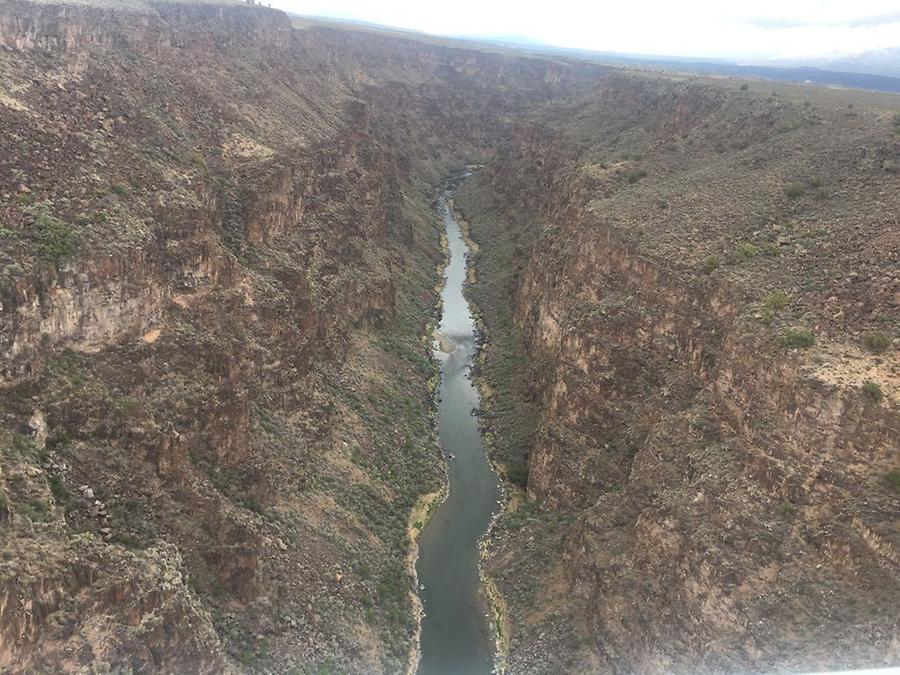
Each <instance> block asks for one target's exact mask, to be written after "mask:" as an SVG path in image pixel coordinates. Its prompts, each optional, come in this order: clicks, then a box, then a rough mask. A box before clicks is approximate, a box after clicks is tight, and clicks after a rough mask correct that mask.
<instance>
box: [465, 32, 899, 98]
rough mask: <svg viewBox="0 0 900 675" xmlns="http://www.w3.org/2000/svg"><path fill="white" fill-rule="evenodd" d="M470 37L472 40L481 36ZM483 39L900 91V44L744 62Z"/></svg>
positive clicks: (683, 67) (620, 60)
mask: <svg viewBox="0 0 900 675" xmlns="http://www.w3.org/2000/svg"><path fill="white" fill-rule="evenodd" d="M464 39H470V40H471V39H475V38H464ZM479 41H482V42H488V43H491V44H495V45H498V46H503V47H514V48H518V49H524V50H529V51H537V52H544V53H556V54H560V55H565V56H574V57H577V58H584V59H590V60H596V61H601V62H604V63H613V64H621V65H638V66H639V65H644V66H648V67H654V68H663V69H666V70H679V71H688V72H696V73H709V74H713V75H733V76H736V77H762V78H766V79H770V80H783V81H787V82H809V83H811V84H818V85H825V86H829V85H830V86H840V87H852V88H854V89H869V90H875V91H889V92H897V93H900V47H898V48H894V49H883V50H880V51H873V52H866V53H863V54H859V55H856V56H849V57H843V58H840V59H819V60H809V61H772V62H768V63H738V62H734V61H728V60H725V59H710V58H700V57H681V56H654V55H644V54H621V53H616V52H600V51H591V50H587V49H571V48H566V47H554V46H552V45H547V44H543V43H540V42H537V41H535V40H531V39H529V38H523V37H519V36H496V37H491V38H480V39H479Z"/></svg>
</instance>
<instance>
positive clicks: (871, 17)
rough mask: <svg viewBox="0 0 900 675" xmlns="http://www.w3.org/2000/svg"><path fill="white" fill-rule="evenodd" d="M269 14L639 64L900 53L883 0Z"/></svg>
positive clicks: (399, 4) (303, 0)
mask: <svg viewBox="0 0 900 675" xmlns="http://www.w3.org/2000/svg"><path fill="white" fill-rule="evenodd" d="M272 6H273V7H277V8H278V9H282V10H284V11H288V12H291V13H294V14H300V15H304V16H309V17H316V18H328V19H338V20H345V21H347V20H349V21H358V22H363V23H369V24H374V25H379V26H385V27H390V28H397V29H403V30H412V31H418V32H421V33H425V34H428V35H434V36H440V37H451V38H464V39H476V40H493V41H510V42H516V43H520V44H532V45H534V46H538V47H553V48H563V49H576V50H587V51H596V52H608V53H616V54H623V55H632V56H642V57H675V58H698V59H721V60H729V61H752V62H755V63H773V64H775V63H778V62H783V61H828V60H836V59H841V58H846V57H854V56H858V55H861V54H867V53H870V52H878V51H881V50H887V49H896V48H898V47H900V10H898V9H897V8H896V4H895V3H893V2H886V1H884V0H862V1H861V2H855V3H849V2H845V1H837V2H836V1H833V0H801V1H800V2H794V3H790V5H787V4H785V3H778V2H774V1H773V0H764V1H763V2H758V3H755V4H754V5H753V7H752V8H750V7H743V6H738V7H734V6H722V5H720V4H718V3H715V2H711V1H710V0H693V1H691V2H689V3H687V4H678V5H672V4H670V3H664V2H660V1H659V0H652V1H647V2H643V3H634V4H630V5H627V6H616V7H584V6H580V5H579V3H577V2H573V1H572V0H562V2H561V3H556V4H555V5H554V8H553V12H552V13H550V12H547V11H546V9H544V8H543V7H541V6H539V5H535V4H531V5H525V6H518V5H513V3H511V2H507V1H503V2H496V3H491V4H485V3H476V2H473V0H460V1H459V2H457V3H455V4H454V5H453V6H452V7H451V8H450V9H448V7H447V6H445V5H434V4H419V3H415V2H412V1H411V0H392V1H390V2H382V3H377V4H370V3H365V2H361V1H360V0H330V1H327V2H326V1H325V0H275V2H273V3H272ZM648 17H650V18H648ZM697 17H700V18H699V19H698V18H697Z"/></svg>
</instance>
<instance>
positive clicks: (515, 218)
mask: <svg viewBox="0 0 900 675" xmlns="http://www.w3.org/2000/svg"><path fill="white" fill-rule="evenodd" d="M0 139H2V141H0V142H2V149H0V355H2V358H0V670H3V671H4V672H34V671H40V672H96V671H109V670H132V671H136V672H157V671H159V672H186V671H190V672H209V673H213V672H385V673H393V672H412V671H415V670H416V668H417V664H418V658H419V652H418V642H419V615H420V613H421V612H420V606H419V599H418V595H417V586H416V581H415V574H414V555H415V542H416V540H417V539H418V537H419V533H420V532H421V531H422V530H423V529H424V528H425V527H426V524H427V521H428V516H429V515H430V514H431V513H433V512H434V509H435V505H436V504H437V503H438V498H439V497H440V495H442V493H443V492H444V491H445V490H446V481H447V476H446V468H445V460H444V458H443V457H442V453H441V446H440V443H439V440H438V430H437V423H436V413H437V400H436V398H437V393H436V392H437V391H438V390H439V381H440V376H439V370H438V366H437V362H436V361H435V359H434V358H433V357H432V347H431V340H432V331H433V329H434V328H435V326H436V325H437V321H438V317H439V316H440V311H439V308H438V303H439V298H440V290H441V279H442V269H443V265H444V263H445V258H446V255H447V252H446V250H445V246H446V240H445V238H444V225H443V222H442V220H441V218H439V215H438V212H437V210H436V203H437V202H436V199H437V197H438V196H439V195H440V193H441V191H442V190H443V186H444V180H445V177H446V176H447V175H448V174H450V173H451V172H452V171H454V170H456V169H459V168H460V167H464V166H466V165H471V164H473V163H477V164H479V165H483V168H481V169H480V170H479V171H477V172H476V173H475V174H474V175H473V176H472V177H471V178H469V179H468V180H467V181H465V182H464V183H463V184H461V185H460V186H459V188H458V190H457V191H456V193H455V194H454V198H453V200H452V205H451V206H452V208H453V209H454V213H455V214H456V217H457V220H458V221H459V223H460V225H461V227H462V231H463V234H464V235H465V236H466V238H467V240H468V241H469V247H470V251H471V253H470V255H469V269H468V280H467V282H466V285H465V292H466V295H467V298H468V300H469V303H470V304H471V305H472V307H473V310H474V311H475V313H476V317H477V325H478V342H479V349H478V352H477V355H476V356H475V367H474V371H473V379H474V382H475V384H476V385H477V387H478V389H479V390H480V395H481V407H480V409H479V410H478V412H477V417H478V421H479V423H480V427H481V430H482V434H483V436H484V439H485V445H486V448H487V451H488V456H489V458H490V459H491V461H492V463H493V464H494V466H495V467H496V469H497V470H498V472H499V474H500V475H501V477H502V479H503V485H504V493H505V499H504V503H503V506H502V507H500V508H501V510H502V513H501V514H500V515H499V517H498V519H497V520H496V521H495V522H494V524H493V526H492V528H491V530H490V533H489V535H488V536H487V537H486V539H485V540H484V541H483V546H482V559H481V575H482V578H483V581H484V585H485V590H486V597H487V599H488V600H489V604H490V611H491V612H492V617H491V621H490V623H491V625H492V626H493V627H494V630H495V632H496V635H495V636H494V637H495V638H496V642H497V655H496V658H497V666H498V667H499V668H501V669H503V670H505V671H507V672H511V673H518V672H560V671H565V672H622V673H629V672H660V673H662V672H775V671H779V672H788V671H802V670H814V669H827V668H845V667H853V666H871V667H875V666H888V665H895V666H896V665H900V619H898V616H900V614H898V611H897V607H898V606H900V582H898V579H900V357H898V354H900V338H898V336H900V311H898V310H900V221H898V217H900V216H898V214H900V99H898V98H897V97H896V96H894V95H889V94H875V93H868V92H860V91H852V90H828V89H820V88H814V87H801V86H794V85H787V84H775V83H771V82H766V81H761V80H760V81H748V82H741V81H737V80H731V79H726V78H704V77H701V76H696V75H691V76H687V75H684V76H682V75H678V74H673V73H668V74H660V73H656V72H650V71H639V70H624V69H621V68H611V67H606V66H603V65H600V64H597V63H594V62H589V61H584V60H578V59H567V58H562V57H557V56H554V57H547V56H541V55H539V54H525V53H519V52H515V51H512V50H505V49H498V48H489V47H487V46H483V45H482V46H479V45H475V44H467V43H463V42H457V41H452V40H442V39H436V38H435V39H432V38H427V37H425V36H417V35H413V34H404V33H399V32H391V31H381V30H377V29H369V28H365V27H358V26H340V25H333V24H329V23H325V22H316V21H310V20H305V19H297V18H291V17H289V16H288V15H286V14H284V13H282V12H280V11H277V10H272V9H268V8H264V7H261V6H251V5H245V4H223V5H216V4H205V3H204V4H192V3H172V2H142V3H135V4H121V5H116V4H103V5H100V4H98V5H90V4H68V3H66V4H61V3H60V4H58V3H54V2H47V3H43V2H42V3H33V2H26V1H24V0H2V2H0ZM429 585H431V584H429ZM426 612H427V608H426Z"/></svg>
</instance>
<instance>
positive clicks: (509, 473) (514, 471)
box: [506, 461, 528, 488]
mask: <svg viewBox="0 0 900 675" xmlns="http://www.w3.org/2000/svg"><path fill="white" fill-rule="evenodd" d="M506 478H507V479H508V480H509V482H510V483H513V484H514V485H518V486H519V487H521V488H526V487H528V464H527V462H524V461H522V462H515V463H510V465H509V466H508V467H507V469H506Z"/></svg>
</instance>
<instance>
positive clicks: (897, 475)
mask: <svg viewBox="0 0 900 675" xmlns="http://www.w3.org/2000/svg"><path fill="white" fill-rule="evenodd" d="M884 482H885V483H887V486H888V487H889V488H891V489H892V490H894V491H895V492H900V469H894V470H893V471H888V473H887V475H885V477H884Z"/></svg>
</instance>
